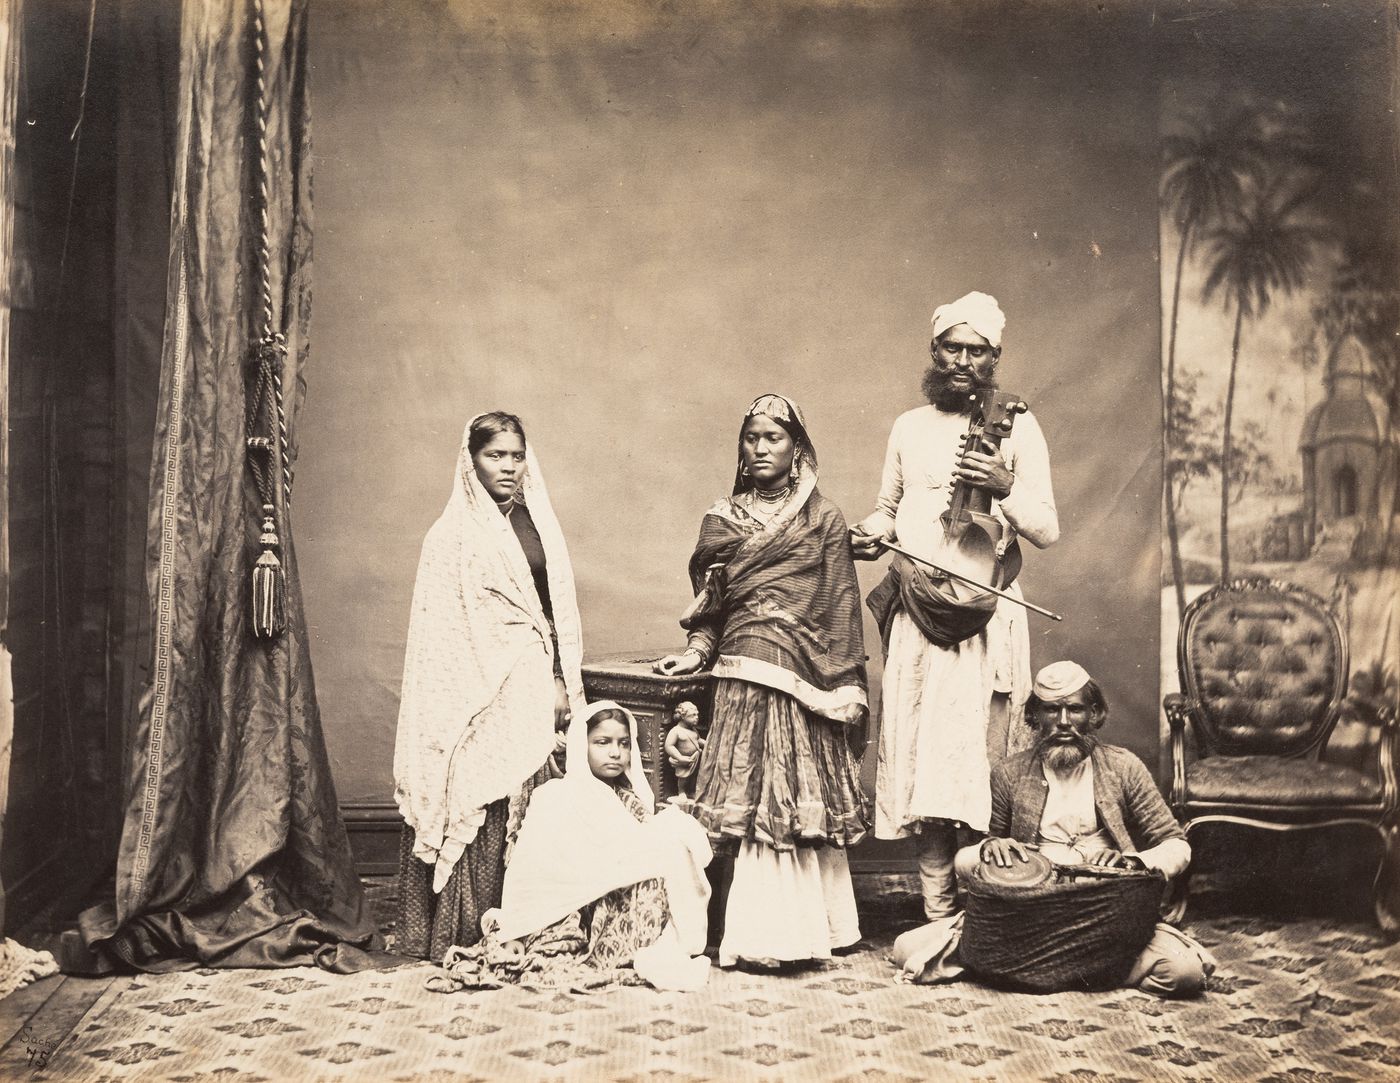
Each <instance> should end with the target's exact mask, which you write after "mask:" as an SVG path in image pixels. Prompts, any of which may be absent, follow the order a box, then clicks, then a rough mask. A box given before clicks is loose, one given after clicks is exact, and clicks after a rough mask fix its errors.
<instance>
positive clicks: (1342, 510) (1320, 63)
mask: <svg viewBox="0 0 1400 1083" xmlns="http://www.w3.org/2000/svg"><path fill="white" fill-rule="evenodd" d="M1391 15H1393V8H1392V9H1386V8H1384V7H1382V6H1381V5H1379V4H1377V5H1371V4H1367V3H1360V2H1358V3H1353V4H1348V5H1342V10H1341V11H1339V12H1333V11H1329V10H1325V9H1321V8H1317V9H1313V8H1305V7H1299V8H1297V9H1296V11H1295V12H1294V16H1295V17H1294V18H1293V19H1292V20H1290V22H1289V23H1288V24H1287V25H1286V26H1284V27H1280V26H1279V25H1278V24H1277V23H1272V24H1265V23H1264V22H1263V21H1262V20H1263V15H1262V13H1258V12H1254V11H1241V12H1237V13H1235V14H1234V16H1233V17H1232V18H1231V20H1230V21H1229V23H1228V24H1227V26H1226V32H1212V33H1203V34H1200V35H1197V36H1195V37H1193V38H1192V39H1191V40H1190V41H1185V40H1183V42H1182V45H1183V47H1182V48H1181V49H1179V50H1178V51H1177V52H1175V53H1174V63H1173V64H1172V65H1170V67H1169V69H1168V70H1169V71H1170V72H1171V74H1170V75H1169V76H1168V77H1167V78H1166V80H1165V81H1164V84H1163V95H1162V106H1163V108H1162V132H1163V159H1162V171H1163V172H1162V220H1161V233H1162V299H1163V300H1162V304H1163V311H1164V313H1165V315H1166V318H1165V320H1164V325H1163V346H1162V354H1163V374H1164V391H1165V395H1166V396H1167V399H1168V401H1169V402H1170V403H1171V410H1170V413H1169V425H1168V428H1167V447H1168V452H1169V458H1168V471H1167V475H1166V478H1165V491H1166V501H1165V512H1166V514H1165V530H1164V534H1163V554H1164V558H1163V597H1162V619H1163V629H1164V633H1170V632H1171V630H1173V629H1174V628H1175V626H1176V619H1177V613H1178V612H1179V608H1180V607H1181V606H1182V605H1183V604H1185V603H1186V602H1188V601H1189V600H1190V599H1191V598H1193V597H1195V596H1196V595H1197V594H1199V593H1200V592H1201V591H1203V590H1205V589H1206V588H1207V587H1208V586H1209V585H1211V584H1212V583H1215V582H1218V581H1219V580H1220V579H1222V578H1225V579H1228V578H1232V577H1236V576H1243V575H1261V576H1266V577H1272V578H1277V579H1283V580H1288V581H1291V582H1294V583H1298V584H1300V585H1302V586H1305V587H1307V588H1309V589H1310V590H1312V591H1313V592H1315V593H1316V594H1318V595H1320V596H1321V597H1322V598H1323V599H1325V600H1326V601H1328V602H1329V603H1330V604H1331V606H1332V608H1333V609H1334V611H1335V612H1336V613H1337V615H1338V618H1339V620H1340V622H1341V624H1342V627H1343V630H1344V631H1345V633H1346V635H1347V638H1348V641H1349V644H1350V648H1351V664H1352V672H1351V692H1350V698H1349V701H1348V704H1347V708H1346V710H1345V712H1344V713H1343V716H1342V723H1341V725H1340V727H1339V730H1338V732H1337V735H1336V737H1335V738H1334V742H1333V743H1334V745H1346V744H1349V743H1354V742H1358V741H1361V740H1363V739H1364V738H1365V737H1366V732H1365V727H1366V725H1367V724H1369V723H1373V722H1374V721H1376V720H1377V719H1378V718H1379V717H1380V716H1381V714H1383V713H1384V712H1385V711H1387V710H1388V711H1390V712H1392V714H1393V712H1394V711H1395V709H1396V698H1397V689H1396V671H1397V666H1400V522H1397V515H1396V513H1397V497H1398V496H1400V424H1398V423H1400V218H1398V217H1397V215H1396V213H1395V208H1396V206H1397V205H1400V202H1398V200H1400V185H1398V184H1397V174H1396V162H1397V158H1396V145H1397V143H1396V134H1397V128H1396V121H1395V115H1394V112H1393V106H1394V90H1393V74H1392V73H1393V70H1394V42H1395V39H1394V37H1393V30H1392V31H1391V32H1390V33H1389V34H1387V33H1386V22H1385V18H1389V17H1390V16H1391ZM1383 16H1384V17H1383ZM1302 56H1306V57H1307V58H1308V61H1309V62H1307V63H1298V62H1297V60H1298V58H1299V57H1302ZM1163 647H1164V652H1163V684H1164V686H1165V687H1167V688H1169V689H1171V688H1175V684H1176V680H1177V675H1176V661H1175V658H1174V657H1173V655H1172V650H1173V647H1174V644H1173V641H1172V639H1171V637H1170V635H1169V634H1164V642H1163Z"/></svg>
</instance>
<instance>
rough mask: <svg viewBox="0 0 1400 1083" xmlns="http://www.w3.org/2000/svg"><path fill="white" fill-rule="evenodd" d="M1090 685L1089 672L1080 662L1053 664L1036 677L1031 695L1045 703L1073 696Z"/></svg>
mask: <svg viewBox="0 0 1400 1083" xmlns="http://www.w3.org/2000/svg"><path fill="white" fill-rule="evenodd" d="M1088 683H1089V672H1088V670H1086V669H1085V668H1084V667H1083V666H1081V665H1080V664H1079V663H1078V662H1051V663H1050V664H1049V665H1048V666H1046V667H1045V668H1044V669H1042V670H1041V671H1040V672H1039V673H1037V674H1036V675H1035V684H1033V685H1032V686H1031V693H1032V695H1034V696H1035V697H1036V698H1037V699H1039V700H1042V701H1044V702H1045V703H1053V702H1054V701H1055V700H1057V699H1064V698H1065V697H1066V696H1072V695H1074V694H1075V693H1076V692H1078V691H1079V690H1080V689H1081V688H1083V687H1084V686H1085V685H1086V684H1088Z"/></svg>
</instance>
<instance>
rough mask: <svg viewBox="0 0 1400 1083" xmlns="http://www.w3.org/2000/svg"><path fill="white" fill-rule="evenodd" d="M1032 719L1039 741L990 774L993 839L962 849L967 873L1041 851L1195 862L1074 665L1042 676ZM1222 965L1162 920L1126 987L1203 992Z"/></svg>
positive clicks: (960, 859) (1142, 863) (1069, 858)
mask: <svg viewBox="0 0 1400 1083" xmlns="http://www.w3.org/2000/svg"><path fill="white" fill-rule="evenodd" d="M1026 721H1027V723H1028V724H1029V725H1030V726H1032V727H1034V730H1035V744H1034V745H1033V746H1032V747H1031V748H1030V750H1029V751H1026V752H1022V753H1019V754H1018V755H1015V756H1010V757H1008V758H1007V759H1005V760H1003V761H1002V762H1001V763H999V764H998V765H997V766H996V768H995V769H994V770H993V771H992V816H991V824H990V826H989V828H988V832H987V838H985V839H984V840H983V841H982V842H981V843H980V844H977V845H973V846H968V847H965V848H963V849H962V850H960V851H959V852H958V855H957V858H956V865H957V873H958V875H959V876H960V877H963V878H964V879H966V878H967V877H970V876H972V875H974V874H975V872H976V869H977V866H978V865H979V863H980V864H986V865H998V866H1001V867H1002V868H1009V867H1011V865H1012V864H1013V863H1015V862H1017V861H1027V860H1029V857H1028V852H1029V851H1031V850H1039V851H1040V853H1041V855H1042V856H1043V857H1046V858H1048V859H1049V860H1050V861H1052V862H1054V863H1055V864H1057V865H1084V864H1088V865H1105V866H1109V867H1113V868H1133V869H1156V870H1158V871H1160V872H1161V873H1162V875H1163V876H1165V877H1166V878H1167V879H1168V880H1170V879H1172V878H1173V877H1175V876H1179V875H1180V874H1181V873H1182V872H1184V871H1185V870H1186V866H1187V865H1188V864H1189V863H1190V861H1191V845H1190V843H1188V842H1187V841H1186V836H1185V834H1184V833H1183V832H1182V830H1181V828H1180V827H1179V826H1178V825H1177V822H1176V820H1175V819H1174V818H1173V817H1172V814H1171V810H1170V809H1168V808H1167V803H1166V802H1165V801H1164V800H1162V795H1161V793H1160V792H1159V791H1158V789H1157V784H1156V783H1155V782H1153V780H1152V776H1151V775H1150V774H1149V773H1148V770H1147V767H1146V766H1145V765H1144V764H1143V762H1142V760H1140V759H1138V758H1137V756H1135V755H1134V754H1133V753H1132V752H1129V751H1128V750H1127V749H1126V748H1121V747H1119V746H1118V745H1110V744H1104V743H1103V742H1101V741H1100V740H1099V738H1098V733H1099V730H1101V729H1102V728H1103V725H1104V723H1105V722H1107V721H1108V703H1107V702H1106V701H1105V699H1104V694H1103V690H1102V689H1101V688H1100V687H1099V685H1098V682H1097V681H1095V680H1094V679H1093V678H1091V677H1090V676H1089V674H1088V673H1087V672H1086V671H1085V670H1084V668H1083V667H1082V666H1080V665H1079V664H1078V663H1076V662H1056V663H1054V664H1053V665H1049V666H1046V667H1045V668H1044V669H1042V670H1041V671H1040V672H1039V673H1038V674H1036V678H1035V684H1034V687H1033V690H1032V694H1031V697H1030V700H1029V702H1028V703H1027V704H1026ZM1214 969H1215V962H1214V960H1213V959H1212V958H1211V957H1210V954H1209V953H1208V952H1207V951H1206V950H1205V948H1203V947H1201V945H1200V944H1198V943H1196V941H1194V940H1192V939H1191V938H1190V937H1189V936H1187V935H1186V934H1185V933H1182V932H1180V931H1179V930H1177V929H1174V928H1172V927H1171V926H1170V925H1166V924H1161V923H1159V924H1158V926H1157V929H1156V932H1155V933H1154V934H1153V937H1152V940H1151V941H1150V942H1149V943H1148V945H1147V947H1146V948H1144V949H1143V952H1142V954H1141V955H1140V956H1138V960H1137V963H1136V965H1135V966H1134V967H1133V970H1132V973H1131V974H1130V975H1129V977H1128V984H1130V985H1135V986H1137V987H1138V988H1140V989H1142V990H1143V991H1145V992H1149V993H1154V994H1156V995H1158V996H1190V995H1194V994H1195V993H1198V992H1200V991H1201V989H1202V988H1203V987H1204V985H1205V980H1206V978H1207V976H1209V975H1210V973H1211V972H1212V971H1213V970H1214Z"/></svg>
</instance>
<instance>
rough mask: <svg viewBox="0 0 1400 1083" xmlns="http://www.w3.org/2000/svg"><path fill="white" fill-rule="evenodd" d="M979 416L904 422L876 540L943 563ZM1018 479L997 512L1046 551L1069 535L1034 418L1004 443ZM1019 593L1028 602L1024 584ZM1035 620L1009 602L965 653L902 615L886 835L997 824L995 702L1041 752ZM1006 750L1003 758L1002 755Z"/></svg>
mask: <svg viewBox="0 0 1400 1083" xmlns="http://www.w3.org/2000/svg"><path fill="white" fill-rule="evenodd" d="M967 424H968V419H967V417H966V416H964V415H961V414H950V413H946V412H944V411H942V410H939V409H937V408H936V407H934V406H921V407H919V408H918V409H916V410H910V411H909V412H908V413H906V414H902V415H901V416H900V417H899V418H898V419H897V420H896V421H895V423H894V428H893V429H892V430H891V432H890V440H889V447H888V449H887V451H886V454H885V469H884V475H883V477H882V479H881V483H880V497H879V500H878V501H877V502H876V510H875V511H874V512H873V513H872V514H871V515H869V516H868V517H867V518H866V519H865V520H864V521H863V522H862V523H861V524H860V526H861V529H862V530H864V531H865V532H866V533H871V534H878V535H880V536H882V537H885V538H887V539H898V541H899V543H900V545H901V546H902V547H904V548H906V549H908V550H909V551H910V552H912V553H914V554H916V555H918V556H924V557H927V558H929V559H931V560H934V561H937V560H938V559H939V556H940V554H941V553H942V552H943V550H944V548H945V545H946V542H945V541H944V537H943V526H942V524H941V523H940V522H939V516H940V515H942V514H943V512H944V511H946V510H947V508H948V501H949V497H950V495H951V491H952V474H953V469H954V466H955V465H956V463H957V461H958V455H959V452H960V449H961V443H962V438H963V435H964V434H965V433H966V432H967ZM1002 455H1003V457H1004V458H1005V460H1006V463H1007V466H1008V467H1009V468H1010V469H1011V472H1012V473H1013V474H1014V475H1015V483H1014V484H1013V486H1012V489H1011V493H1010V495H1008V496H1007V498H1006V499H1005V500H1003V501H999V502H997V501H994V502H993V506H992V511H993V513H994V514H996V515H998V516H999V517H1000V518H1002V519H1004V520H1005V521H1006V522H1007V523H1009V524H1010V525H1011V526H1012V527H1014V528H1015V530H1016V532H1017V534H1018V535H1020V537H1022V538H1024V539H1025V540H1026V541H1028V542H1030V543H1031V544H1032V545H1034V546H1037V547H1039V548H1044V547H1045V546H1047V545H1050V544H1052V543H1053V542H1054V541H1055V540H1056V539H1057V538H1058V537H1059V534H1060V526H1059V517H1058V515H1057V514H1056V511H1055V496H1054V491H1053V489H1052V488H1051V483H1050V455H1049V452H1048V450H1047V448H1046V446H1045V436H1044V434H1043V433H1042V432H1041V429H1040V425H1039V423H1037V421H1036V419H1035V416H1034V415H1033V414H1029V413H1027V414H1022V415H1020V416H1019V417H1018V418H1017V419H1016V421H1015V427H1014V428H1013V430H1012V432H1011V435H1010V436H1008V437H1007V438H1006V439H1005V441H1003V443H1002ZM1011 593H1019V587H1017V586H1016V585H1014V584H1013V586H1012V588H1011ZM1030 686H1031V667H1030V637H1029V633H1028V631H1027V626H1026V613H1025V610H1023V609H1022V608H1021V607H1020V606H1018V605H1015V604H1013V603H1011V602H1006V601H1003V602H1000V603H998V605H997V609H996V612H995V614H994V615H993V617H992V620H991V622H990V623H989V624H988V625H987V627H986V629H985V630H983V631H982V632H981V633H979V634H978V635H975V636H973V637H972V638H970V639H966V640H964V641H963V642H962V643H960V644H958V645H957V646H956V647H951V648H945V647H938V646H935V645H934V644H932V643H930V642H929V641H928V640H927V639H926V638H924V636H923V634H922V633H921V632H920V631H919V630H918V628H916V627H915V626H914V623H913V621H912V620H910V619H909V617H908V615H907V614H904V613H899V614H897V615H896V616H895V618H894V623H893V626H892V628H891V631H890V642H889V649H888V653H887V656H886V658H885V674H884V684H883V696H882V704H881V716H882V721H881V726H880V752H879V764H878V771H877V775H876V794H875V834H876V836H877V837H879V838H901V837H903V836H906V835H909V834H912V833H913V832H914V830H915V828H916V826H917V824H918V822H919V821H920V820H925V819H946V820H959V821H961V822H963V823H965V824H967V825H968V826H969V827H973V828H977V829H978V830H985V829H986V827H987V822H988V819H989V817H990V815H991V785H990V781H991V760H990V758H989V755H988V749H987V728H988V722H989V719H990V712H991V703H992V697H993V695H994V694H995V693H1002V694H1005V695H1007V696H1008V697H1009V711H1010V718H1009V720H1008V726H1007V748H1006V750H1005V751H1007V752H1012V751H1019V750H1020V749H1021V748H1022V747H1025V746H1026V745H1028V744H1029V743H1030V737H1031V735H1030V732H1029V730H1027V729H1026V727H1025V726H1024V725H1022V724H1021V720H1022V717H1023V715H1022V711H1023V708H1024V706H1025V702H1026V697H1027V696H1028V695H1029V694H1030ZM998 751H1000V750H998Z"/></svg>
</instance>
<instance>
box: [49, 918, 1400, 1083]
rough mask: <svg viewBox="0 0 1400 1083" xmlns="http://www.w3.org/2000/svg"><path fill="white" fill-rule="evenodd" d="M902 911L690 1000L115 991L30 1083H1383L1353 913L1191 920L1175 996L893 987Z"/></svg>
mask: <svg viewBox="0 0 1400 1083" xmlns="http://www.w3.org/2000/svg"><path fill="white" fill-rule="evenodd" d="M909 911H910V908H909V907H907V906H906V907H905V908H904V909H903V910H902V911H901V912H899V913H897V914H893V915H891V914H886V915H885V916H884V917H883V918H881V916H880V915H876V917H875V920H873V921H871V920H867V925H868V926H870V927H872V928H876V933H875V935H873V936H871V938H870V939H869V940H867V941H865V942H863V943H862V945H861V950H859V951H857V952H855V953H854V954H851V955H847V956H845V957H843V958H841V959H838V960H836V961H835V962H834V963H833V964H831V965H829V966H827V967H824V968H821V969H813V970H806V971H799V972H794V973H790V974H784V975H778V976H769V975H758V974H747V973H736V972H723V971H716V972H714V974H713V975H712V978H711V981H710V985H709V986H708V988H707V989H706V990H705V991H703V992H701V993H696V994H691V995H684V994H662V993H656V992H654V991H651V990H649V989H643V988H628V989H618V990H614V991H611V992H604V993H596V994H593V995H589V996H570V995H565V994H550V993H541V992H528V991H523V990H518V989H512V990H505V991H497V992H486V993H473V994H466V993H458V994H438V993H433V992H429V991H427V990H426V989H425V988H424V985H423V983H424V979H425V978H426V977H427V976H428V975H429V974H431V973H432V972H433V969H432V968H431V967H428V966H426V965H417V964H416V965H408V966H403V967H400V968H397V969H395V970H389V971H380V972H373V973H366V974H360V975H356V976H351V977H337V976H334V975H330V974H326V973H322V972H319V971H316V970H307V969H299V970H293V971H281V972H265V971H236V972H226V971H215V970H201V971H196V972H192V973H184V974H172V975H165V976H159V977H154V976H144V977H139V978H134V979H126V978H123V979H121V980H119V981H117V982H116V983H114V984H113V985H112V986H111V988H110V989H108V990H107V992H106V993H105V994H103V996H102V997H101V998H100V999H99V1000H98V1001H97V1002H96V1003H95V1004H94V1005H93V1007H92V1009H91V1010H90V1011H89V1012H88V1013H87V1015H86V1016H85V1017H84V1018H83V1019H82V1020H81V1021H80V1022H79V1023H78V1025H77V1027H76V1028H75V1030H74V1033H73V1034H72V1036H71V1037H70V1038H69V1039H68V1040H67V1041H65V1042H64V1043H63V1044H62V1046H61V1047H60V1048H59V1049H58V1050H57V1051H56V1053H55V1055H54V1057H53V1059H52V1060H51V1061H50V1062H49V1064H48V1066H47V1068H46V1070H44V1071H39V1072H33V1073H32V1074H31V1075H30V1076H29V1078H31V1079H34V1080H49V1079H54V1080H58V1079H62V1080H91V1081H94V1083H98V1081H102V1083H107V1081H110V1083H117V1081H121V1083H127V1081H137V1080H161V1081H173V1083H204V1081H216V1080H238V1081H240V1083H282V1081H293V1080H294V1081H298V1083H300V1081H315V1080H373V1081H375V1083H401V1081H402V1083H408V1081H430V1080H442V1081H444V1083H446V1081H461V1083H467V1081H472V1080H492V1081H494V1080H569V1081H571V1083H572V1081H576V1080H616V1081H624V1080H625V1081H632V1080H635V1081H638V1083H641V1081H643V1080H657V1081H660V1083H686V1081H692V1080H694V1081H700V1080H726V1081H731V1080H732V1081H747V1080H754V1081H762V1080H782V1081H793V1080H814V1081H815V1080H822V1081H838V1080H839V1081H847V1080H849V1081H857V1080H863V1081H870V1083H881V1081H886V1080H889V1081H894V1080H908V1081H910V1083H913V1081H917V1080H924V1079H938V1080H943V1079H969V1080H986V1081H994V1080H995V1081H1004V1080H1037V1081H1045V1083H1125V1081H1129V1080H1144V1079H1152V1080H1212V1081H1232V1080H1240V1081H1245V1080H1248V1081H1250V1083H1256V1081H1257V1083H1344V1081H1352V1080H1354V1081H1358V1083H1359V1081H1362V1080H1376V1079H1397V1080H1400V947H1395V946H1387V945H1385V944H1384V943H1383V942H1382V941H1381V940H1380V938H1379V936H1378V935H1377V934H1376V933H1375V930H1374V927H1373V926H1370V925H1369V924H1367V923H1365V922H1364V921H1353V920H1347V919H1332V918H1309V919H1305V920H1298V921H1287V922H1285V921H1282V920H1275V919H1268V918H1258V917H1228V916H1214V917H1213V916H1206V917H1204V918H1200V919H1198V920H1196V921H1195V922H1193V923H1192V925H1191V926H1190V928H1191V931H1192V932H1193V933H1194V934H1195V935H1196V936H1197V937H1198V938H1199V939H1201V940H1202V941H1203V942H1204V943H1206V944H1207V945H1208V946H1209V947H1210V948H1211V950H1212V951H1213V952H1214V953H1215V954H1216V956H1217V958H1218V960H1219V962H1220V970H1219V972H1218V974H1217V975H1216V977H1215V979H1214V981H1213V986H1212V988H1211V990H1210V992H1209V993H1208V994H1207V995H1206V996H1205V997H1204V998H1202V999H1200V1000H1198V1001H1195V1002H1184V1003H1183V1002H1163V1001H1159V1000H1156V999H1154V998H1151V997H1148V996H1145V995H1143V994H1140V993H1137V992H1130V991H1118V992H1112V993H1099V994H1068V995H1057V996H1048V997H1035V996H1028V995H1018V994H1012V993H1003V992H997V991H993V990H989V989H986V988H982V987H979V986H977V985H973V984H970V983H965V984H961V985H955V986H944V987H922V986H912V985H907V984H901V983H897V982H895V981H894V980H893V974H892V969H891V967H890V966H889V964H888V963H886V962H885V961H884V957H883V954H884V951H885V950H886V949H887V948H888V946H889V943H890V942H891V940H892V939H893V937H894V935H895V933H896V932H898V931H899V930H900V929H901V928H903V927H907V926H908V925H909V924H910V922H911V918H910V912H909Z"/></svg>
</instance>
